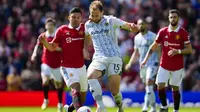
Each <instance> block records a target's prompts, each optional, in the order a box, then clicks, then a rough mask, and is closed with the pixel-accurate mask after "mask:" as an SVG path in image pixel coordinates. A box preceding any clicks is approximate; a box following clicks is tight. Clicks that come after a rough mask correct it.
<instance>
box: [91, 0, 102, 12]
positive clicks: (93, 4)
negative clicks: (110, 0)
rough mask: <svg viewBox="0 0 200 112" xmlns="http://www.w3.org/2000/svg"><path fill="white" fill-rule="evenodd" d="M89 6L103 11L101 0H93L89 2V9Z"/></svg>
mask: <svg viewBox="0 0 200 112" xmlns="http://www.w3.org/2000/svg"><path fill="white" fill-rule="evenodd" d="M91 8H97V9H99V10H100V11H101V12H103V4H102V2H101V1H99V0H96V1H93V2H92V3H91V4H90V9H91Z"/></svg>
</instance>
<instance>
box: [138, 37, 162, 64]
mask: <svg viewBox="0 0 200 112" xmlns="http://www.w3.org/2000/svg"><path fill="white" fill-rule="evenodd" d="M158 45H159V44H158V43H157V42H156V41H154V42H153V44H152V45H151V46H150V47H149V50H148V51H147V54H146V56H145V58H144V60H143V61H142V62H141V65H140V67H143V66H144V65H145V64H146V62H147V60H148V59H149V57H150V55H151V54H152V53H153V52H154V51H155V50H156V48H157V47H158Z"/></svg>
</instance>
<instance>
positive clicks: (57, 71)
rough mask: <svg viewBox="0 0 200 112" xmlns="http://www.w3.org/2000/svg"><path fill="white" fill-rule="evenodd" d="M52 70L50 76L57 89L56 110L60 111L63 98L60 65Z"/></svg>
mask: <svg viewBox="0 0 200 112" xmlns="http://www.w3.org/2000/svg"><path fill="white" fill-rule="evenodd" d="M51 72H52V76H53V79H54V86H55V88H56V90H57V97H58V104H57V108H58V109H57V111H58V112H62V107H63V104H62V100H63V83H62V82H63V79H62V75H61V73H60V67H59V68H56V69H53V68H52V69H51Z"/></svg>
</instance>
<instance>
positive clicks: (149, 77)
mask: <svg viewBox="0 0 200 112" xmlns="http://www.w3.org/2000/svg"><path fill="white" fill-rule="evenodd" d="M157 70H158V68H157V67H154V66H152V67H147V70H146V83H145V84H146V87H145V89H146V94H145V99H147V103H149V105H150V106H151V110H150V112H156V102H155V101H156V100H155V93H154V84H155V77H156V73H157ZM146 111H147V110H146ZM144 112H145V111H144Z"/></svg>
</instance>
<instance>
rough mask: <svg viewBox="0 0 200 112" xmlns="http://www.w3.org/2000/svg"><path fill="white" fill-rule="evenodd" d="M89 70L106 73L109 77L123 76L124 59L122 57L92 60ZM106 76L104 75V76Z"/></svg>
mask: <svg viewBox="0 0 200 112" xmlns="http://www.w3.org/2000/svg"><path fill="white" fill-rule="evenodd" d="M89 68H94V69H96V70H100V71H103V72H105V74H107V75H108V76H110V75H116V74H119V75H120V74H121V72H122V59H121V58H120V57H98V58H94V59H93V60H92V63H91V64H90V66H89ZM103 75H104V74H103Z"/></svg>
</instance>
